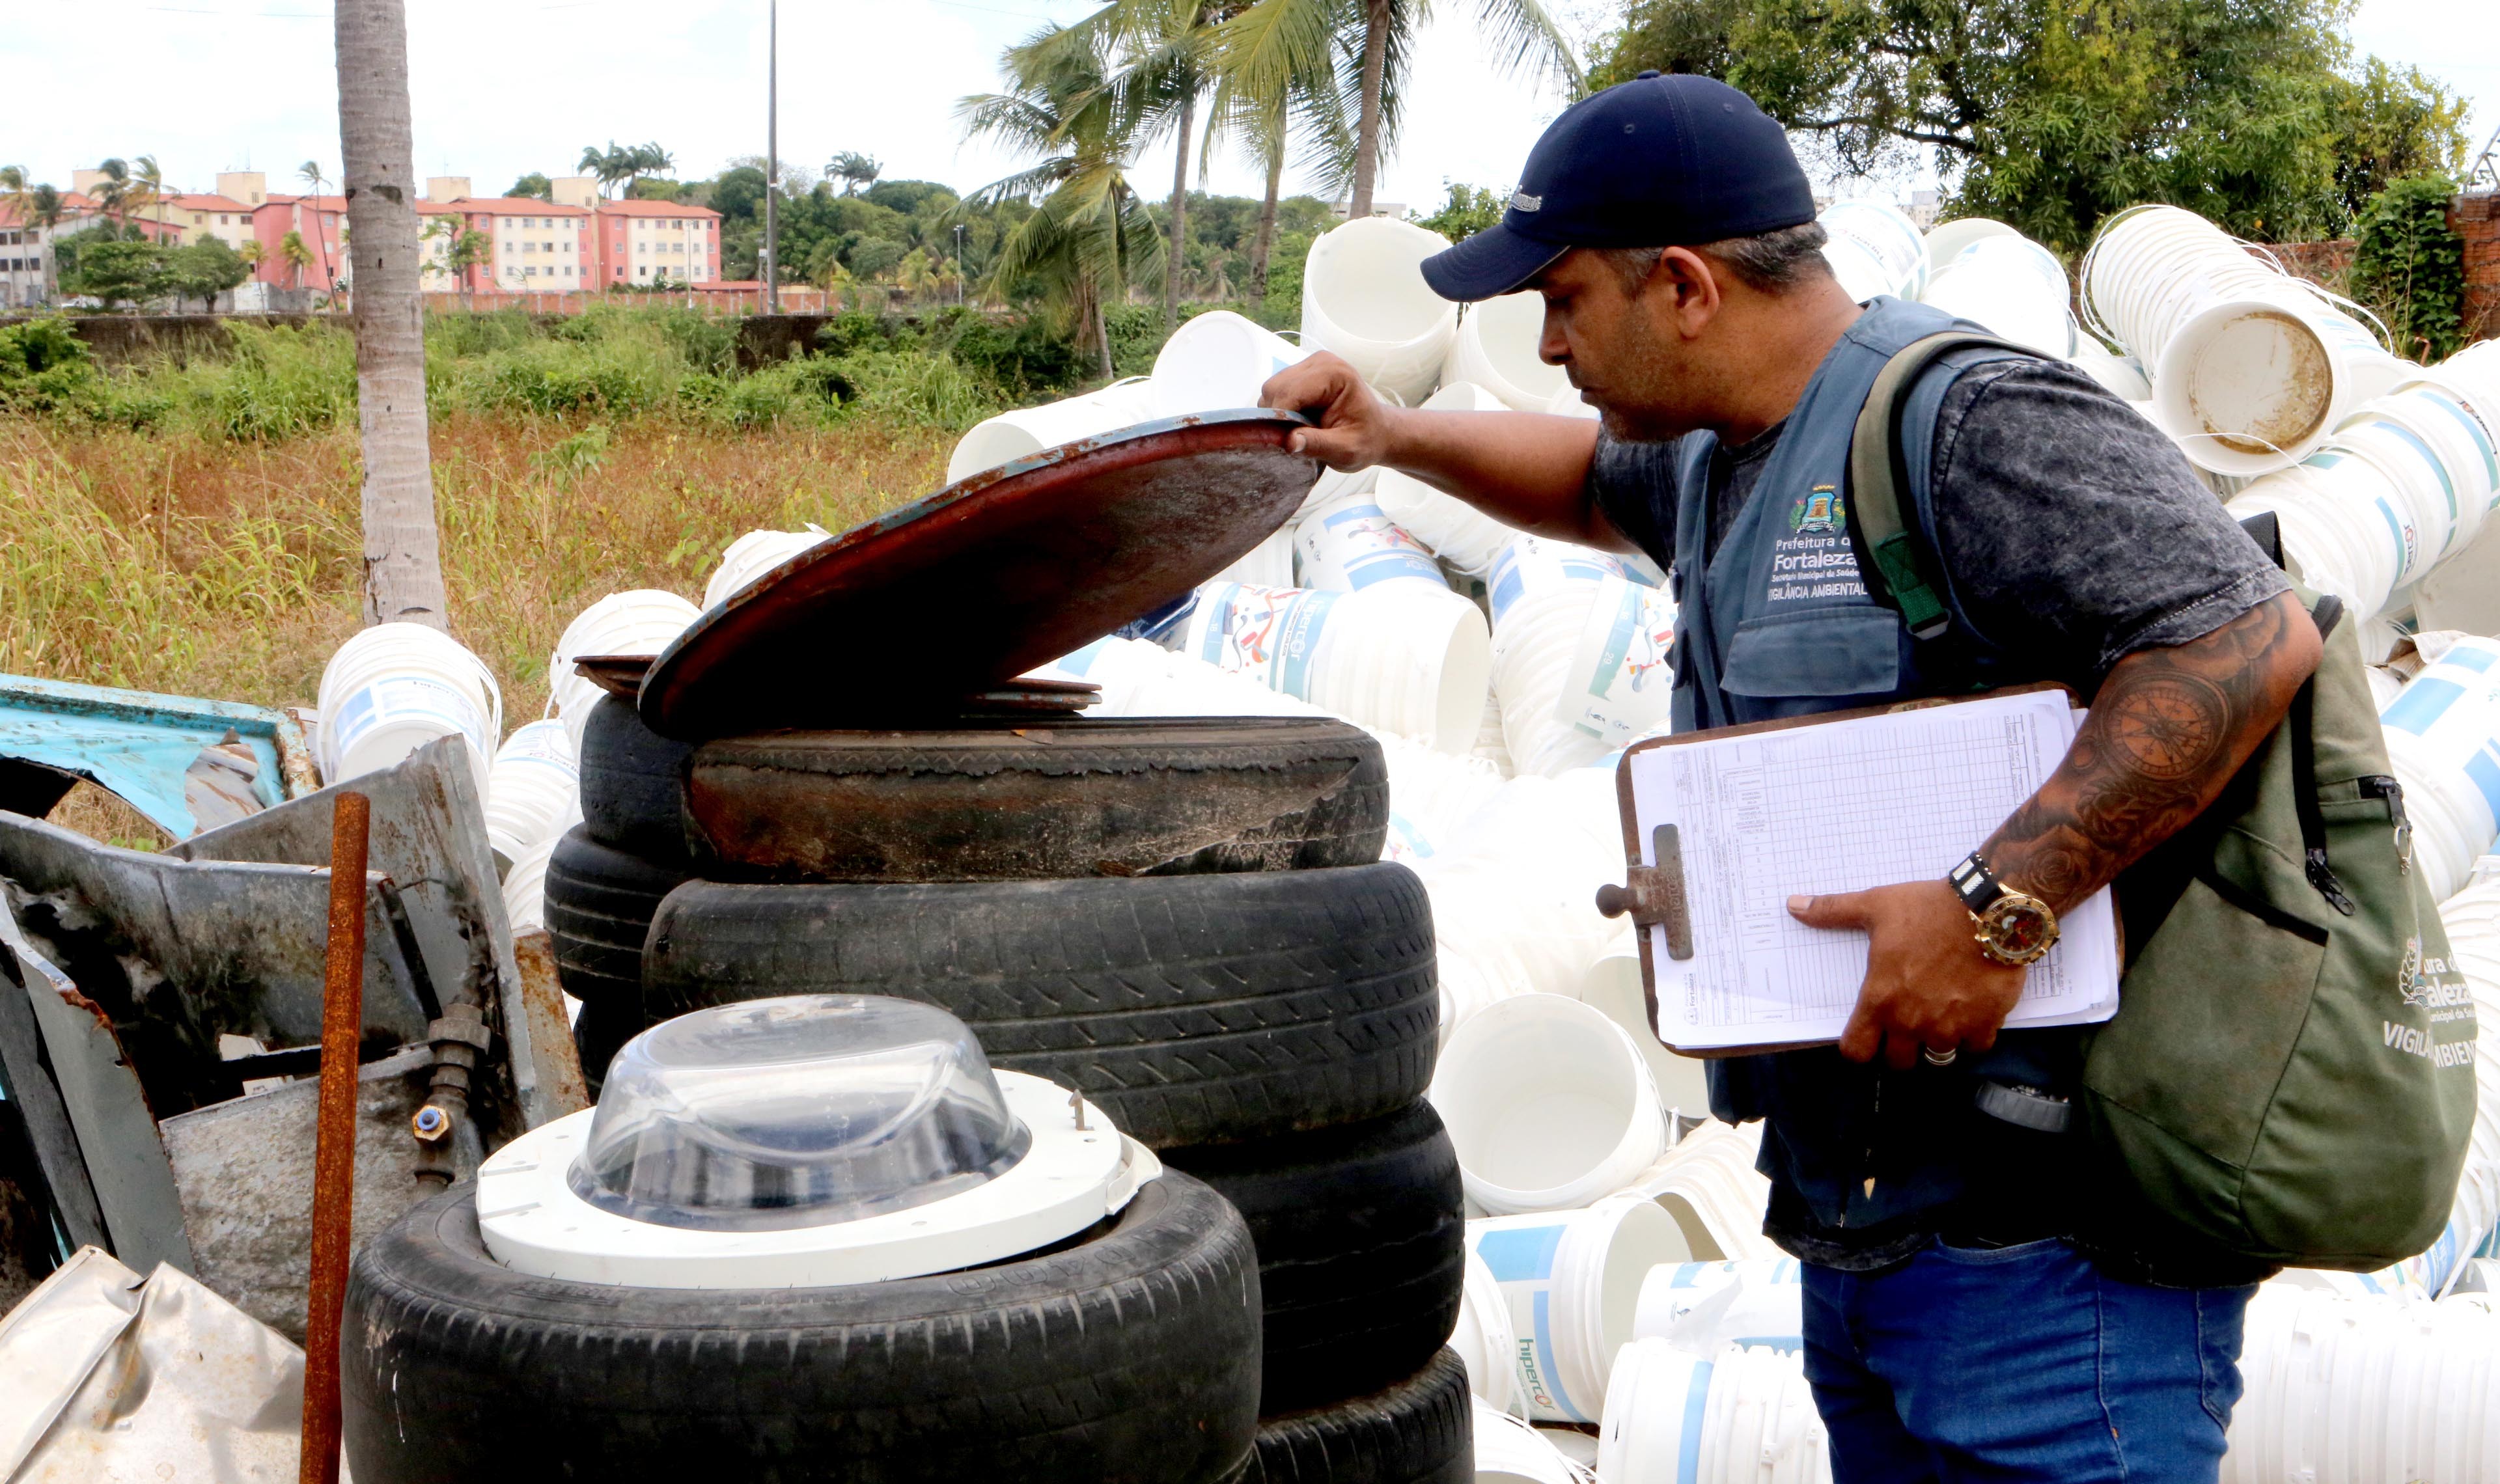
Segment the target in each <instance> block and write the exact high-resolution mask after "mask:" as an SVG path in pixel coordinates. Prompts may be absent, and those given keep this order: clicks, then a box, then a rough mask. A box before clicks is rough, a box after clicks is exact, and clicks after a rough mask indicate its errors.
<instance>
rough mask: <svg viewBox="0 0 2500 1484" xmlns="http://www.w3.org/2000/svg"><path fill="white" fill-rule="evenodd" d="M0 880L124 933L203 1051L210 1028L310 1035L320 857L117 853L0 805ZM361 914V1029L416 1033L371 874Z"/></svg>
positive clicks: (408, 983) (402, 968)
mask: <svg viewBox="0 0 2500 1484" xmlns="http://www.w3.org/2000/svg"><path fill="white" fill-rule="evenodd" d="M285 807H287V806H281V808H285ZM273 812H274V811H273ZM267 817H269V815H268V814H261V815H255V816H254V818H253V819H252V820H247V821H246V823H247V824H250V823H256V822H258V820H260V819H265V818H267ZM324 859H325V860H326V859H327V857H326V856H325V857H324ZM0 877H6V878H7V880H8V881H9V882H10V883H11V886H10V888H8V889H12V890H15V891H16V892H17V893H18V894H19V896H18V898H17V903H18V908H19V910H20V911H23V910H24V909H25V907H26V904H27V903H28V902H29V901H31V900H34V899H42V901H43V902H44V903H45V904H46V907H47V910H49V911H50V912H53V913H56V914H58V915H60V916H61V917H62V918H63V919H64V920H65V921H67V922H72V923H74V924H75V925H77V926H80V927H82V928H93V929H94V930H95V931H97V932H99V933H103V934H107V935H110V936H111V937H112V938H114V939H115V940H118V941H122V942H126V943H127V945H128V948H129V951H130V952H131V953H133V954H135V955H136V956H137V957H138V958H139V959H142V960H144V961H145V962H146V964H147V965H148V966H149V967H150V968H151V969H152V971H153V972H154V973H158V974H161V975H162V976H163V979H164V981H165V982H166V983H168V984H170V985H171V986H172V987H173V988H174V989H175V990H176V991H178V992H179V993H180V994H181V996H182V997H183V999H184V1001H185V1002H186V1004H185V1007H184V1009H183V1010H182V1012H181V1015H180V1016H179V1017H177V1018H180V1019H182V1020H185V1021H189V1022H193V1023H196V1024H197V1025H199V1026H200V1027H202V1028H203V1032H202V1036H201V1038H200V1039H201V1041H202V1049H203V1050H204V1051H205V1052H206V1053H207V1054H209V1055H211V1056H214V1047H215V1036H216V1035H217V1034H218V1033H231V1034H233V1035H237V1036H248V1037H251V1038H252V1039H255V1040H258V1041H260V1042H262V1043H263V1044H266V1045H274V1046H300V1045H309V1044H311V1043H312V1042H313V1041H314V1040H316V1039H319V1037H320V1034H321V972H322V935H323V931H324V927H323V925H324V924H325V923H326V922H327V921H328V920H329V891H330V873H329V871H328V869H327V868H326V867H321V868H314V867H308V866H289V865H278V864H267V863H227V862H222V861H200V862H195V861H187V860H184V859H182V858H181V856H180V855H179V854H177V853H175V852H173V851H168V852H165V853H162V854H158V853H154V852H149V851H141V850H120V849H115V848H114V847H112V846H110V845H99V844H97V843H95V842H94V841H90V840H88V839H87V838H86V837H84V836H82V835H76V834H73V833H71V832H70V831H68V830H64V829H61V828H59V827H57V826H55V825H49V824H46V823H44V822H43V821H42V820H38V819H26V818H22V817H20V816H18V815H16V814H0ZM366 912H367V918H366V931H367V940H366V953H365V982H366V984H367V986H368V992H367V994H366V996H365V1021H364V1025H365V1035H366V1037H367V1038H368V1039H371V1040H378V1041H380V1042H381V1043H382V1044H383V1045H395V1044H398V1043H400V1042H403V1041H411V1040H418V1039H423V1038H424V1036H425V1027H426V1020H427V1016H426V1014H425V1006H424V997H423V996H422V995H421V994H420V993H419V992H418V989H417V986H416V980H415V975H414V973H413V972H412V971H411V967H410V965H409V962H408V960H407V958H406V957H405V956H404V955H403V953H402V951H401V948H400V942H399V937H398V935H397V934H396V933H395V932H394V931H393V930H392V926H391V923H390V921H389V909H388V907H387V904H386V902H385V901H384V898H383V894H382V891H381V880H380V878H379V877H378V876H377V875H372V874H369V875H368V876H367V879H366ZM28 926H29V927H30V928H32V927H35V926H36V924H34V923H31V922H30V923H29V924H28ZM168 1111H172V1109H170V1108H169V1109H168Z"/></svg>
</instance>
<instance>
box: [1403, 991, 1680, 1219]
mask: <svg viewBox="0 0 2500 1484" xmlns="http://www.w3.org/2000/svg"><path fill="white" fill-rule="evenodd" d="M1428 1096H1429V1097H1430V1098H1431V1103H1432V1106H1433V1108H1434V1109H1435V1110H1436V1111H1438V1112H1439V1113H1440V1115H1441V1121H1442V1122H1443V1123H1444V1124H1445V1125H1447V1126H1448V1128H1449V1131H1450V1141H1451V1143H1452V1144H1453V1145H1455V1146H1456V1148H1457V1150H1458V1155H1459V1171H1460V1173H1461V1175H1462V1177H1463V1180H1464V1184H1465V1186H1466V1192H1467V1195H1468V1197H1469V1199H1471V1200H1473V1201H1474V1202H1475V1203H1476V1204H1478V1205H1480V1206H1482V1207H1483V1208H1484V1209H1486V1210H1488V1211H1497V1212H1505V1213H1506V1212H1512V1211H1551V1210H1562V1209H1565V1208H1568V1207H1571V1206H1577V1205H1585V1204H1588V1203H1589V1202H1591V1201H1593V1200H1595V1199H1596V1198H1597V1197H1599V1196H1602V1195H1604V1194H1606V1193H1607V1192H1609V1191H1613V1190H1620V1189H1622V1188H1623V1187H1624V1185H1625V1184H1627V1183H1628V1181H1630V1179H1631V1178H1632V1177H1633V1176H1634V1175H1636V1174H1638V1173H1639V1172H1640V1171H1642V1170H1644V1169H1646V1168H1648V1166H1649V1165H1650V1164H1651V1163H1652V1162H1653V1161H1655V1160H1656V1159H1657V1158H1658V1157H1659V1155H1660V1154H1661V1152H1663V1151H1664V1150H1665V1148H1666V1125H1665V1119H1664V1116H1663V1110H1662V1109H1661V1108H1660V1106H1659V1103H1658V1089H1657V1087H1656V1086H1655V1085H1654V1084H1652V1082H1651V1081H1650V1074H1649V1067H1648V1065H1647V1064H1646V1063H1644V1062H1643V1061H1642V1060H1641V1055H1640V1052H1639V1050H1638V1048H1636V1047H1635V1046H1633V1044H1632V1041H1631V1038H1630V1037H1629V1036H1627V1035H1626V1034H1624V1030H1623V1028H1622V1027H1621V1026H1619V1025H1617V1024H1615V1023H1614V1021H1612V1020H1611V1019H1608V1018H1607V1017H1606V1015H1605V1014H1604V1013H1603V1012H1602V1011H1599V1010H1597V1009H1596V1008H1595V1007H1593V1006H1586V1005H1583V1004H1581V1003H1580V1002H1579V1001H1577V1000H1569V999H1565V998H1563V997H1562V996H1561V995H1520V996H1517V997H1515V998H1513V999H1508V1000H1499V1001H1496V1002H1495V1003H1494V1004H1492V1005H1489V1006H1485V1007H1484V1008H1483V1009H1481V1010H1479V1011H1477V1012H1476V1013H1475V1014H1474V1015H1473V1016H1472V1017H1470V1018H1469V1019H1468V1020H1467V1021H1466V1022H1465V1023H1464V1024H1463V1025H1461V1026H1460V1027H1459V1028H1458V1029H1457V1030H1455V1031H1453V1032H1451V1033H1450V1039H1449V1044H1448V1045H1446V1046H1444V1047H1442V1049H1441V1059H1440V1063H1439V1065H1438V1067H1437V1068H1435V1070H1434V1071H1433V1073H1432V1085H1431V1091H1430V1093H1429V1094H1428Z"/></svg>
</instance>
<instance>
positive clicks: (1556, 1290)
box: [1467, 996, 1685, 1422]
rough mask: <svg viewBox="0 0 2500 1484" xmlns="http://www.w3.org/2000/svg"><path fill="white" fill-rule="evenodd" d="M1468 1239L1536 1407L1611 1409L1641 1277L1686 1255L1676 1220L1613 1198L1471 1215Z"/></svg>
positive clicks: (1572, 1418) (1551, 1411)
mask: <svg viewBox="0 0 2500 1484" xmlns="http://www.w3.org/2000/svg"><path fill="white" fill-rule="evenodd" d="M1529 998H1530V999H1535V998H1540V997H1537V996H1530V997H1529ZM1467 1246H1468V1248H1469V1250H1471V1251H1472V1252H1474V1254H1475V1255H1476V1256H1477V1257H1478V1258H1479V1259H1481V1260H1482V1261H1483V1263H1484V1265H1485V1268H1486V1269H1487V1270H1489V1271H1491V1272H1492V1274H1493V1276H1494V1280H1495V1281H1496V1282H1497V1283H1499V1284H1500V1285H1501V1293H1502V1303H1503V1304H1504V1305H1505V1306H1506V1307H1507V1308H1508V1309H1509V1310H1510V1323H1511V1329H1512V1331H1513V1333H1514V1334H1516V1335H1517V1336H1519V1338H1518V1343H1517V1344H1516V1345H1514V1346H1513V1347H1512V1351H1513V1354H1515V1355H1516V1356H1517V1357H1518V1372H1519V1387H1520V1391H1521V1393H1522V1395H1523V1397H1524V1399H1525V1401H1526V1402H1527V1412H1528V1415H1529V1416H1530V1418H1533V1419H1536V1420H1538V1421H1544V1422H1595V1421H1597V1420H1598V1419H1599V1418H1600V1417H1603V1416H1604V1415H1605V1410H1606V1397H1607V1392H1608V1387H1609V1383H1610V1378H1611V1375H1612V1373H1613V1370H1614V1367H1615V1357H1616V1353H1617V1352H1618V1351H1620V1350H1622V1349H1623V1347H1624V1346H1625V1345H1627V1344H1628V1343H1630V1342H1631V1338H1632V1331H1633V1326H1634V1323H1635V1321H1636V1319H1637V1317H1638V1314H1639V1311H1640V1291H1641V1284H1642V1283H1643V1282H1645V1281H1646V1280H1647V1279H1648V1277H1649V1274H1650V1272H1651V1270H1654V1269H1656V1268H1658V1267H1659V1266H1660V1265H1661V1264H1666V1263H1674V1262H1678V1261H1681V1260H1682V1259H1683V1258H1684V1256H1685V1249H1684V1239H1683V1237H1681V1236H1680V1235H1679V1234H1678V1233H1677V1231H1676V1227H1675V1223H1674V1221H1672V1220H1671V1219H1669V1218H1668V1216H1667V1214H1666V1212H1665V1211H1663V1210H1661V1209H1660V1208H1659V1206H1658V1204H1656V1203H1655V1202H1651V1201H1647V1200H1644V1199H1642V1198H1641V1197H1639V1196H1609V1197H1607V1198H1606V1199H1604V1200H1601V1201H1599V1202H1597V1203H1596V1204H1594V1205H1590V1206H1587V1207H1585V1208H1581V1209H1575V1210H1567V1211H1549V1212H1542V1213H1537V1214H1532V1215H1517V1216H1497V1217H1492V1218H1489V1219H1485V1220H1479V1221H1470V1222H1468V1223H1467Z"/></svg>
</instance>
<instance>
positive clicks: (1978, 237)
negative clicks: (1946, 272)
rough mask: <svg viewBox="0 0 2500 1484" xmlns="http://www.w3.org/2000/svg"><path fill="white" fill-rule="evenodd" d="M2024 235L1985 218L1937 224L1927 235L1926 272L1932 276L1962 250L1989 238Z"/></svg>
mask: <svg viewBox="0 0 2500 1484" xmlns="http://www.w3.org/2000/svg"><path fill="white" fill-rule="evenodd" d="M2022 235H2023V234H2022V233H2020V232H2017V231H2015V230H2014V229H2013V228H2012V227H2009V226H2007V225H2006V224H2005V223H2004V222H2001V221H1996V220H1993V219H1991V218H1990V217H1987V216H1959V217H1956V218H1955V219H1954V220H1952V221H1945V222H1939V223H1937V224H1936V225H1935V226H1934V227H1933V228H1931V229H1930V230H1929V231H1928V232H1927V235H1926V248H1927V272H1928V273H1929V274H1930V275H1933V274H1934V273H1935V271H1936V270H1937V269H1939V268H1942V267H1943V266H1944V265H1945V264H1947V263H1950V262H1952V261H1953V260H1954V259H1955V258H1957V257H1959V256H1960V255H1961V250H1962V249H1963V248H1964V247H1969V246H1970V245H1971V244H1973V243H1976V242H1986V241H1987V240H1988V239H1990V238H1991V237H2020V236H2022Z"/></svg>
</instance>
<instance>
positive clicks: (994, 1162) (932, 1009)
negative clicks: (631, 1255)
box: [571, 995, 1033, 1232]
mask: <svg viewBox="0 0 2500 1484" xmlns="http://www.w3.org/2000/svg"><path fill="white" fill-rule="evenodd" d="M1032 1141H1033V1136H1032V1135H1031V1134H1030V1133H1029V1132H1027V1130H1026V1129H1025V1127H1024V1125H1023V1124H1022V1123H1020V1122H1018V1121H1017V1119H1016V1117H1015V1115H1014V1114H1013V1113H1010V1112H1009V1111H1008V1110H1007V1105H1006V1100H1005V1098H1004V1097H1003V1096H1002V1095H1001V1093H1000V1092H999V1083H998V1078H997V1077H995V1076H993V1075H991V1073H990V1064H989V1062H988V1060H987V1059H986V1058H984V1057H983V1056H982V1055H981V1048H980V1045H979V1043H978V1042H976V1041H974V1040H973V1039H972V1033H971V1032H970V1030H968V1029H966V1028H965V1025H964V1023H963V1022H962V1021H960V1020H958V1019H956V1018H955V1017H954V1016H952V1015H949V1014H947V1013H946V1012H945V1011H944V1010H941V1009H938V1008H937V1007H936V1006H927V1005H920V1004H916V1003H914V1002H912V1001H909V1000H894V999H888V998H885V997H883V996H875V995H793V996H789V997H787V998H783V999H777V1000H751V1001H747V1002H745V1003H743V1004H740V1005H725V1006H718V1007H717V1008H713V1009H707V1010H697V1011H696V1012H694V1013H693V1014H691V1015H680V1016H678V1017H677V1018H676V1019H674V1020H671V1021H667V1022H664V1023H663V1024H660V1025H657V1026H653V1027H652V1028H651V1029H650V1030H648V1031H645V1032H643V1033H642V1034H641V1035H640V1036H638V1037H636V1038H634V1039H632V1040H630V1041H628V1042H626V1043H625V1049H624V1050H622V1051H619V1052H618V1053H617V1054H616V1060H615V1061H614V1063H613V1064H612V1065H611V1066H610V1067H609V1072H608V1080H607V1084H606V1086H605V1087H604V1088H603V1089H602V1090H601V1092H600V1096H599V1111H598V1112H597V1113H596V1114H594V1115H593V1116H592V1118H591V1123H590V1137H589V1138H587V1139H586V1140H585V1141H584V1142H583V1145H582V1151H581V1156H580V1158H579V1159H578V1160H577V1161H576V1164H575V1165H574V1168H573V1171H572V1176H571V1178H572V1182H573V1188H574V1190H575V1191H576V1192H577V1193H578V1194H579V1195H580V1196H581V1198H582V1199H583V1200H585V1201H587V1202H589V1203H590V1204H593V1205H596V1206H598V1207H600V1208H601V1209H603V1210H609V1211H613V1212H615V1213H616V1214H618V1215H621V1216H627V1217H631V1218H633V1219H634V1220H637V1221H648V1222H653V1223H656V1224H658V1225H661V1226H670V1227H690V1228H695V1229H697V1230H702V1231H715V1232H756V1231H777V1230H782V1229H786V1228H790V1227H807V1226H823V1225H829V1224H831V1223H834V1222H839V1221H851V1220H855V1219H857V1218H859V1217H862V1216H874V1215H879V1214H882V1213H884V1212H887V1211H898V1210H904V1209H907V1208H909V1207H911V1206H915V1205H922V1204H927V1203H929V1202H932V1201H938V1200H941V1199H943V1198H945V1197H947V1196H952V1195H958V1194H960V1193H962V1192H964V1191H967V1190H970V1189H971V1188H973V1187H974V1186H977V1185H979V1184H981V1183H983V1182H984V1181H987V1180H989V1179H991V1178H993V1177H994V1176H996V1175H999V1174H1001V1173H1003V1172H1004V1171H1006V1170H1007V1169H1008V1168H1009V1167H1011V1166H1013V1165H1014V1164H1015V1163H1016V1161H1017V1160H1019V1159H1022V1158H1023V1157H1024V1153H1025V1150H1026V1149H1027V1148H1028V1147H1030V1145H1031V1144H1032Z"/></svg>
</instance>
